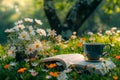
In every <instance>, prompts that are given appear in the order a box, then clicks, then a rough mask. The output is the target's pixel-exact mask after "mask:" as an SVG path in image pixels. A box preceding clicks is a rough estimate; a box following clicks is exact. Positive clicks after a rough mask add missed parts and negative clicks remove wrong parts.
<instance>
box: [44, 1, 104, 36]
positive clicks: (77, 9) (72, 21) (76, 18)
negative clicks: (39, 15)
mask: <svg viewBox="0 0 120 80" xmlns="http://www.w3.org/2000/svg"><path fill="white" fill-rule="evenodd" d="M88 2H89V3H88ZM101 2H102V0H93V1H92V2H90V0H78V1H77V2H76V3H75V5H74V6H73V7H72V8H71V9H70V11H69V12H68V14H67V16H66V18H65V21H64V23H63V24H61V22H60V19H59V18H58V16H57V13H56V10H55V7H54V3H53V1H52V0H44V10H45V14H46V16H47V18H48V21H49V23H50V26H51V28H52V29H54V30H56V32H57V34H62V33H64V35H63V36H64V37H65V38H69V37H70V35H72V32H73V31H75V32H78V30H79V28H80V27H81V26H82V24H83V23H84V22H85V21H86V20H87V18H88V17H89V16H90V15H91V13H92V12H93V11H94V10H95V9H96V8H97V6H98V5H99V4H100V3H101Z"/></svg>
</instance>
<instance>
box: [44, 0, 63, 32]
mask: <svg viewBox="0 0 120 80" xmlns="http://www.w3.org/2000/svg"><path fill="white" fill-rule="evenodd" d="M44 11H45V14H46V16H47V18H48V22H49V24H50V26H51V28H52V29H54V30H55V31H56V32H57V34H60V33H61V31H62V24H61V22H60V19H59V18H58V16H57V14H56V10H55V7H54V2H53V0H44Z"/></svg>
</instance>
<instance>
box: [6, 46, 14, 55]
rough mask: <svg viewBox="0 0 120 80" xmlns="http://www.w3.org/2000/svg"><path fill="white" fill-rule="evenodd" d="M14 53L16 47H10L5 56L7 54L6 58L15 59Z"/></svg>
mask: <svg viewBox="0 0 120 80" xmlns="http://www.w3.org/2000/svg"><path fill="white" fill-rule="evenodd" d="M15 52H16V47H11V48H10V49H9V50H8V52H7V54H8V56H10V57H15Z"/></svg>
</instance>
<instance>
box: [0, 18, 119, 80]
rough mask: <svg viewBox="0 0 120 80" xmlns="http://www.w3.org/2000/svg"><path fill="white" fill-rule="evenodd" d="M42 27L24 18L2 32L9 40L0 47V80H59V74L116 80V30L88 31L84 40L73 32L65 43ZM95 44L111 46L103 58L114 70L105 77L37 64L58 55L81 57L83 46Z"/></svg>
mask: <svg viewBox="0 0 120 80" xmlns="http://www.w3.org/2000/svg"><path fill="white" fill-rule="evenodd" d="M41 25H42V22H41V21H40V20H38V19H29V18H25V19H23V20H20V21H18V22H17V23H16V24H15V27H13V28H11V29H7V30H6V31H5V32H7V33H8V34H9V36H8V37H9V40H8V43H6V44H5V45H0V64H1V65H0V80H13V79H14V80H61V79H60V77H61V76H60V75H61V74H63V76H64V77H66V78H67V79H66V80H97V79H99V80H119V78H120V75H119V74H120V68H119V67H120V30H118V29H117V28H116V27H113V28H111V29H110V30H106V31H104V32H98V33H92V32H88V33H86V34H84V36H83V37H77V36H76V32H73V34H72V35H71V37H70V38H69V39H68V40H64V39H63V38H62V36H60V35H57V34H56V32H55V31H54V30H50V29H47V30H44V29H41V28H39V26H41ZM96 42H97V43H104V44H110V45H111V46H112V49H111V50H110V53H109V54H108V55H106V56H104V59H106V60H111V61H113V62H114V63H115V65H116V68H114V69H112V70H110V72H109V73H108V74H106V75H105V76H101V75H97V74H90V73H89V72H80V73H79V72H77V71H75V69H74V68H71V69H70V71H66V72H65V70H64V68H63V67H59V66H58V64H57V63H41V62H40V60H41V59H43V58H46V57H50V56H54V55H59V54H69V53H79V54H83V55H84V51H83V44H84V43H96ZM63 76H62V77H63ZM64 80H65V79H64Z"/></svg>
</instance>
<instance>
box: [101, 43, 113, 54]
mask: <svg viewBox="0 0 120 80" xmlns="http://www.w3.org/2000/svg"><path fill="white" fill-rule="evenodd" d="M106 46H109V49H108V50H107V51H106V52H103V54H102V56H105V55H107V54H108V53H109V52H110V51H111V48H112V46H111V45H110V44H105V47H106Z"/></svg>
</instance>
